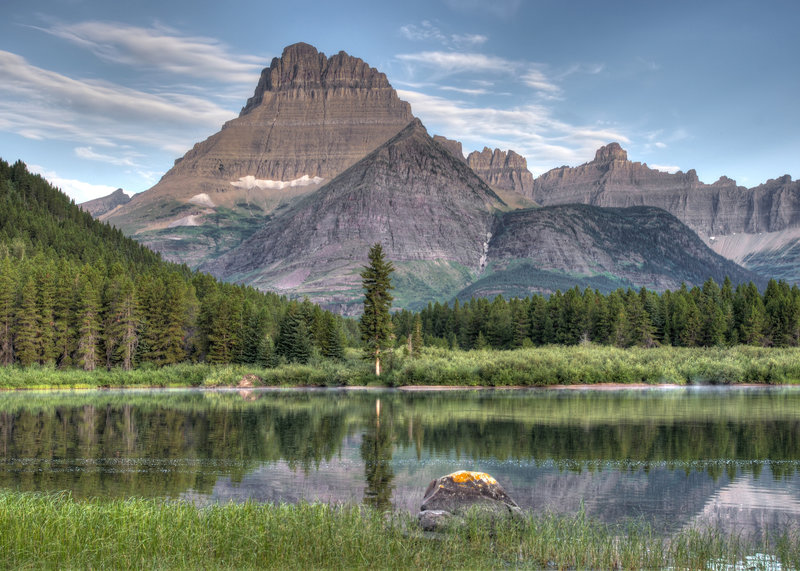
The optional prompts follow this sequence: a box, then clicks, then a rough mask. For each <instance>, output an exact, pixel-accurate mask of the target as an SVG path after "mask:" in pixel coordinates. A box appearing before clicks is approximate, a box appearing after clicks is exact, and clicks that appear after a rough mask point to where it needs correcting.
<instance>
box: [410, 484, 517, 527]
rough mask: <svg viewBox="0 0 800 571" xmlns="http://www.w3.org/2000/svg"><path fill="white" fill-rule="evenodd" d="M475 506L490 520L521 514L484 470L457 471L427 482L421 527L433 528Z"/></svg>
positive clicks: (443, 525)
mask: <svg viewBox="0 0 800 571" xmlns="http://www.w3.org/2000/svg"><path fill="white" fill-rule="evenodd" d="M476 508H477V509H478V510H479V511H480V512H481V513H485V514H486V516H487V518H488V519H490V520H491V521H494V520H495V519H496V518H499V517H521V516H522V510H520V508H519V506H518V505H517V503H516V502H515V501H514V500H512V499H511V497H510V496H509V495H508V494H507V493H506V491H505V490H504V489H503V487H502V486H501V485H500V484H498V483H497V480H495V479H494V478H493V477H491V476H490V475H489V474H486V473H484V472H469V471H466V470H461V471H459V472H453V473H452V474H448V475H447V476H442V477H441V478H437V479H436V480H433V481H432V482H431V483H430V485H429V486H428V489H427V490H426V491H425V497H424V498H423V500H422V506H421V507H420V512H419V515H418V518H419V522H420V525H421V526H422V528H423V529H424V530H426V531H436V530H439V529H441V528H443V527H445V526H447V525H449V524H450V523H451V522H452V520H453V517H454V516H456V517H458V516H464V515H466V514H467V513H468V512H469V511H470V510H472V509H476Z"/></svg>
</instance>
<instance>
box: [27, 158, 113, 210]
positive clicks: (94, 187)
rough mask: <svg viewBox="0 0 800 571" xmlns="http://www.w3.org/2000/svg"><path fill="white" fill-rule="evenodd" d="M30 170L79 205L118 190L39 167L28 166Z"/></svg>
mask: <svg viewBox="0 0 800 571" xmlns="http://www.w3.org/2000/svg"><path fill="white" fill-rule="evenodd" d="M28 170H30V171H31V172H32V173H35V174H38V175H41V176H42V177H43V178H45V179H46V180H47V181H48V182H49V183H50V184H52V185H53V186H55V187H56V188H60V189H61V191H62V192H63V193H64V194H66V195H68V196H69V197H70V198H72V199H73V200H74V201H75V202H76V203H77V204H80V203H81V202H86V201H87V200H92V199H93V198H100V197H101V196H106V195H108V194H111V193H112V192H114V191H115V190H116V188H115V187H113V186H108V185H106V184H91V183H88V182H84V181H81V180H75V179H69V178H64V177H61V176H59V175H58V173H56V172H54V171H48V170H47V169H45V168H43V167H41V166H39V165H28Z"/></svg>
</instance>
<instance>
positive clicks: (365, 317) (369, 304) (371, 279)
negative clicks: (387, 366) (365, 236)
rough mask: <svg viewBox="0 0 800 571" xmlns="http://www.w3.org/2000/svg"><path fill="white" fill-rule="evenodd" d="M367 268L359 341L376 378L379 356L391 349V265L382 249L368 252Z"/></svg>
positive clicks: (378, 371) (375, 248) (365, 270)
mask: <svg viewBox="0 0 800 571" xmlns="http://www.w3.org/2000/svg"><path fill="white" fill-rule="evenodd" d="M368 257H369V265H367V266H365V267H364V270H363V271H362V272H361V280H362V287H363V288H364V313H363V314H362V315H361V321H360V325H361V340H362V341H363V343H364V353H365V355H366V357H367V358H368V359H372V360H374V361H375V375H376V376H380V374H381V356H382V355H383V353H384V352H385V351H387V350H388V348H389V347H390V346H391V341H392V318H391V315H390V314H389V309H391V307H392V300H393V299H394V298H393V297H392V295H391V293H389V292H390V290H391V289H392V283H391V278H390V274H391V273H392V272H393V271H394V267H393V266H392V263H391V262H389V261H387V260H386V259H385V258H384V254H383V247H382V246H381V245H380V244H375V245H374V246H372V248H370V250H369V256H368Z"/></svg>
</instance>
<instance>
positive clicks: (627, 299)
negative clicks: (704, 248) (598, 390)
mask: <svg viewBox="0 0 800 571" xmlns="http://www.w3.org/2000/svg"><path fill="white" fill-rule="evenodd" d="M393 322H394V329H395V335H396V336H397V337H398V343H400V344H403V343H408V338H409V337H411V339H412V341H413V339H414V337H415V336H417V337H419V336H420V330H421V334H422V335H421V336H422V339H423V342H424V344H425V345H436V346H443V347H450V348H461V349H480V348H492V349H514V348H518V347H525V346H540V345H547V344H561V345H576V344H578V343H583V342H591V343H597V344H601V345H613V346H616V347H633V346H639V347H654V346H658V345H667V346H676V347H710V346H730V345H736V344H746V345H758V346H764V347H796V346H798V345H800V289H798V287H797V285H793V286H790V285H789V284H787V283H786V282H784V281H775V280H771V281H770V282H769V283H768V284H767V287H766V289H765V290H764V292H763V293H762V292H760V291H759V290H758V288H757V287H756V286H755V285H754V284H753V283H752V282H751V283H748V284H739V285H737V286H736V287H735V288H734V287H733V285H732V283H731V281H730V280H729V279H727V278H726V279H725V281H724V282H723V283H722V285H719V284H717V283H716V282H714V280H713V279H709V280H707V281H706V282H705V283H704V284H703V285H702V287H697V286H695V287H691V288H689V287H687V286H685V285H684V286H682V287H681V288H680V289H678V290H676V291H669V290H667V291H665V292H663V293H657V292H654V291H651V290H647V289H644V288H642V289H641V290H638V291H637V290H633V289H618V290H616V291H613V292H610V293H608V294H603V293H600V292H599V291H597V290H592V289H588V288H587V289H584V290H580V289H579V288H578V287H575V288H573V289H570V290H567V291H566V292H563V293H562V292H561V291H556V292H555V293H554V294H552V295H550V296H549V297H545V296H543V295H534V296H532V297H527V298H525V299H517V298H515V299H509V300H506V299H503V298H502V297H500V296H498V297H496V298H495V299H494V300H490V299H487V298H477V299H475V298H473V299H470V300H469V301H467V302H465V303H461V302H460V301H459V300H455V301H454V302H453V304H452V305H450V304H447V303H444V304H442V303H438V302H437V303H432V304H428V306H427V307H426V308H425V309H423V310H422V311H421V312H419V314H414V313H412V312H409V311H400V312H397V313H395V314H394V316H393ZM417 343H418V342H417ZM408 344H409V345H410V346H413V345H414V343H408Z"/></svg>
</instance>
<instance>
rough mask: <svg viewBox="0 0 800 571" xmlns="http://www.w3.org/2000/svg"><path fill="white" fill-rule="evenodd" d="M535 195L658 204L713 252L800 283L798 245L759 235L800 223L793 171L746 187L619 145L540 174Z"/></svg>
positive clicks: (563, 200)
mask: <svg viewBox="0 0 800 571" xmlns="http://www.w3.org/2000/svg"><path fill="white" fill-rule="evenodd" d="M530 197H531V198H532V199H533V200H535V201H536V202H537V203H539V204H542V205H554V204H569V203H582V204H592V205H595V206H610V207H626V206H643V205H647V206H656V207H658V208H663V209H664V210H667V211H668V212H670V213H672V214H674V215H675V216H677V217H678V218H679V219H680V220H681V221H682V222H684V223H685V224H686V225H687V226H689V227H690V228H691V229H692V230H694V231H695V232H697V234H698V235H699V236H700V237H701V238H702V239H703V240H704V241H705V242H706V243H707V244H709V245H710V246H711V247H712V248H713V249H715V251H717V252H718V253H720V254H723V255H725V256H726V257H728V258H730V259H733V260H734V261H737V262H742V263H746V264H747V263H748V262H747V261H746V260H752V259H757V260H759V262H758V263H757V264H755V263H753V268H754V269H758V270H759V271H760V272H762V273H763V275H766V276H768V277H784V278H787V279H790V280H792V281H798V280H800V266H798V265H797V264H795V263H794V261H795V259H796V258H795V256H794V255H789V256H786V251H787V249H788V250H789V251H794V250H795V249H796V248H798V246H800V243H798V242H797V241H796V239H794V238H792V239H791V240H790V242H791V243H789V244H788V245H787V243H786V242H785V241H782V240H780V239H777V236H773V238H775V239H773V240H769V241H768V240H754V239H753V236H754V235H760V234H762V233H783V232H786V231H789V230H792V229H797V228H800V181H792V179H791V177H789V176H788V175H786V176H783V177H781V178H778V179H774V180H770V181H768V182H766V183H764V184H762V185H759V186H757V187H754V188H750V189H747V188H745V187H742V186H737V184H736V182H735V181H733V180H731V179H729V178H726V177H722V178H720V179H719V180H718V181H716V182H715V183H714V184H704V183H702V182H700V180H699V179H698V178H697V173H695V171H694V170H690V171H688V172H686V173H683V172H680V171H679V172H677V173H675V174H670V173H666V172H661V171H658V170H654V169H651V168H649V167H648V166H647V165H646V164H642V163H638V162H631V161H629V160H628V155H627V153H626V152H625V150H623V149H622V148H621V147H620V146H619V144H617V143H611V144H609V145H607V146H605V147H602V148H601V149H599V150H598V151H597V154H596V156H595V159H594V160H593V161H591V162H589V163H586V164H583V165H580V166H578V167H559V168H557V169H553V170H551V171H548V172H546V173H545V174H543V175H541V176H540V177H538V178H536V179H535V181H534V184H533V192H532V193H531V194H530ZM776 243H779V244H778V245H777V246H776V245H775V244H776Z"/></svg>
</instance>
